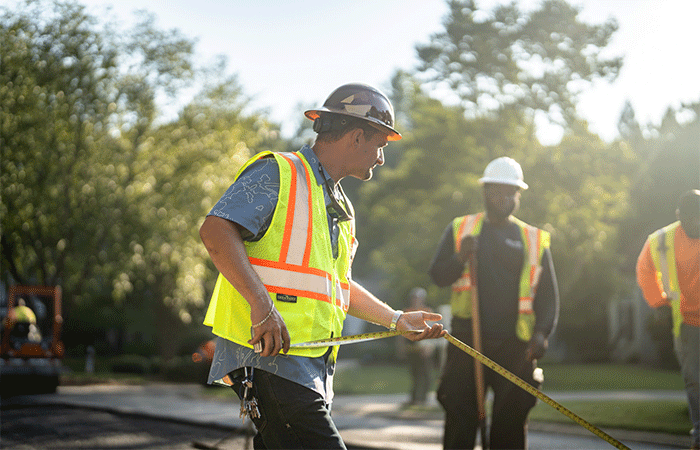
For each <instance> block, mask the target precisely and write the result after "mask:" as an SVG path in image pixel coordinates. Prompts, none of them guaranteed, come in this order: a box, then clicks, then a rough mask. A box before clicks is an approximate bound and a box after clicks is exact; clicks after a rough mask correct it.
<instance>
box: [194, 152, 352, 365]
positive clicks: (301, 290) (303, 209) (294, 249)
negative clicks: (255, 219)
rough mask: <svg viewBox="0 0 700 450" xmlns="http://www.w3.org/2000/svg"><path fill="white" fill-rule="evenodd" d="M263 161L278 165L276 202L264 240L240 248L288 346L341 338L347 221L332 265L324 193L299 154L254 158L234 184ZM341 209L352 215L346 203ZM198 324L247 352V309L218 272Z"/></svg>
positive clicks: (346, 298)
mask: <svg viewBox="0 0 700 450" xmlns="http://www.w3.org/2000/svg"><path fill="white" fill-rule="evenodd" d="M269 156H273V157H274V158H275V159H276V160H277V164H278V166H279V173H280V189H279V197H278V201H277V206H276V208H275V212H274V214H273V216H272V222H271V223H270V227H269V228H268V230H267V232H266V233H265V235H264V236H263V237H262V238H261V239H260V240H259V241H256V242H245V246H246V251H247V254H248V259H249V260H250V263H251V265H252V266H253V269H254V270H255V272H256V273H257V274H258V276H259V277H260V279H261V280H262V282H263V283H264V285H265V287H266V288H267V291H268V292H269V294H270V298H271V299H272V300H273V302H274V305H275V307H276V308H277V310H278V311H279V313H280V314H281V315H282V318H283V319H284V321H285V324H286V325H287V330H288V331H289V334H290V337H291V343H292V344H294V343H299V342H307V341H310V340H317V339H326V338H329V337H331V336H340V335H341V333H342V329H343V321H344V320H345V316H346V314H347V311H348V308H349V305H350V284H349V281H350V266H351V264H352V259H353V257H354V254H355V250H356V248H357V241H356V239H355V222H354V219H352V220H348V221H344V222H340V224H339V227H340V230H339V236H338V257H337V258H336V259H333V253H332V249H331V239H330V234H329V230H328V219H327V212H326V201H325V198H324V195H323V193H324V189H323V186H322V185H319V184H318V183H317V182H316V178H315V176H314V174H313V171H312V170H311V166H310V165H309V163H308V161H307V160H306V159H305V158H304V156H303V155H302V154H301V153H299V152H296V153H272V152H262V153H259V154H257V155H255V156H254V157H253V158H252V159H251V160H249V161H248V162H247V163H246V164H245V165H244V166H243V167H241V169H240V170H239V172H238V174H237V175H236V178H238V176H240V174H241V173H242V172H243V170H244V169H245V168H246V167H248V166H249V165H250V164H251V163H252V162H254V161H256V160H258V159H260V158H263V157H269ZM348 208H350V210H351V211H349V212H350V213H351V215H354V214H353V211H352V205H351V204H350V203H349V202H348ZM204 324H205V325H208V326H211V327H212V331H213V333H214V334H215V335H217V336H220V337H222V338H225V339H228V340H230V341H233V342H235V343H237V344H239V345H243V346H245V347H249V348H252V346H251V345H250V344H248V340H249V339H250V338H251V326H252V324H251V319H250V305H249V304H248V302H247V301H246V300H245V299H244V298H243V296H242V295H241V294H240V293H239V292H238V291H237V290H236V289H235V288H234V287H233V286H232V285H231V283H229V281H228V280H226V278H224V277H223V276H222V275H221V274H219V278H218V279H217V281H216V286H215V288H214V292H213V294H212V298H211V302H210V303H209V308H208V310H207V314H206V317H205V319H204ZM337 349H338V347H337V346H336V347H335V348H334V353H335V354H337ZM326 350H327V348H310V349H309V348H304V349H290V351H289V353H288V354H291V355H300V356H308V357H317V356H321V355H323V354H324V353H325V352H326ZM334 356H335V355H334Z"/></svg>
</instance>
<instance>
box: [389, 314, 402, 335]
mask: <svg viewBox="0 0 700 450" xmlns="http://www.w3.org/2000/svg"><path fill="white" fill-rule="evenodd" d="M402 314H403V311H401V310H400V309H397V310H396V311H394V315H393V317H392V318H391V325H389V329H390V330H391V331H394V330H395V329H396V324H397V322H398V321H399V318H400V317H401V315H402Z"/></svg>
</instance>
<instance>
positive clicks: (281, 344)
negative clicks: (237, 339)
mask: <svg viewBox="0 0 700 450" xmlns="http://www.w3.org/2000/svg"><path fill="white" fill-rule="evenodd" d="M265 317H266V313H259V312H256V311H251V314H250V318H251V321H252V323H254V324H257V323H260V322H261V321H262V324H260V325H259V326H257V327H253V329H252V331H251V334H252V339H250V340H249V341H248V343H249V344H250V345H252V346H253V347H255V344H258V343H260V344H261V345H262V351H261V352H259V353H260V356H277V355H278V354H279V352H280V350H284V353H287V352H288V351H289V345H290V341H291V338H290V337H289V331H288V330H287V325H286V324H285V323H284V319H282V316H281V315H280V313H279V311H277V308H275V307H274V306H272V310H271V311H270V316H269V317H268V318H267V319H265ZM256 320H257V322H255V321H256Z"/></svg>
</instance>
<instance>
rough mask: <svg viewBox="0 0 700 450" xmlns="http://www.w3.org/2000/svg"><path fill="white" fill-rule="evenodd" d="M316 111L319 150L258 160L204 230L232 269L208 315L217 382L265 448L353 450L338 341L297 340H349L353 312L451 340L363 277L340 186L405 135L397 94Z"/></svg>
mask: <svg viewBox="0 0 700 450" xmlns="http://www.w3.org/2000/svg"><path fill="white" fill-rule="evenodd" d="M305 115H306V117H307V118H309V119H311V120H313V130H314V131H315V132H316V133H318V135H317V137H316V141H315V143H314V144H313V146H311V147H310V146H307V145H305V146H303V147H302V148H301V150H300V151H298V152H294V153H272V152H262V153H259V154H257V155H255V156H254V157H253V158H251V159H250V160H249V161H248V162H247V163H245V164H244V165H243V167H242V168H241V170H240V171H239V173H238V175H237V176H236V179H235V181H234V183H233V185H232V186H231V187H230V188H229V189H228V191H227V192H226V193H225V194H224V195H223V196H222V197H221V199H220V200H219V202H218V203H217V204H216V205H215V206H214V208H213V209H212V210H211V212H210V213H209V215H208V216H207V218H206V219H205V220H204V223H203V225H202V227H201V228H200V236H201V238H202V241H203V242H204V245H205V246H206V248H207V251H208V252H209V255H210V256H211V258H212V261H213V262H214V265H215V266H216V268H217V269H218V270H219V271H220V276H219V278H218V280H217V283H216V287H215V289H214V293H213V294H212V299H211V302H210V304H209V309H208V311H207V314H206V318H205V322H204V323H205V324H206V325H208V326H211V327H212V331H213V333H214V334H215V335H216V336H217V339H216V349H215V352H214V358H213V363H212V366H211V370H210V375H209V379H210V381H211V382H214V381H216V380H224V379H226V378H227V377H228V379H230V380H232V387H233V388H234V389H235V390H236V392H237V394H238V395H239V397H240V398H241V400H242V412H243V414H247V415H249V416H250V417H251V418H252V421H253V423H255V425H256V428H257V434H256V435H255V438H254V440H253V442H254V446H255V448H256V449H259V448H270V449H271V448H276V449H283V448H324V449H345V445H344V443H343V441H342V439H341V437H340V434H339V433H338V430H337V428H336V427H335V424H334V423H333V420H332V419H331V415H330V404H331V401H332V398H333V389H332V383H333V373H334V370H335V369H334V367H335V361H336V355H337V352H338V346H327V347H316V348H295V347H290V345H291V344H299V343H304V342H308V341H315V340H321V339H327V338H332V337H340V336H341V333H342V329H343V321H344V319H345V317H346V315H347V314H350V315H352V316H355V317H358V318H360V319H364V320H368V321H370V322H374V323H376V324H380V325H383V326H385V327H387V328H389V329H390V330H421V331H420V332H418V333H415V334H410V335H406V336H407V337H408V338H409V339H411V340H420V339H425V338H437V337H441V336H443V335H444V330H443V329H442V325H440V324H433V325H432V326H431V325H428V323H427V322H426V321H438V320H440V319H441V316H440V315H439V314H434V313H427V312H422V311H413V312H407V313H403V312H402V311H400V310H395V309H394V308H392V307H390V306H389V305H387V304H386V303H384V302H382V301H380V300H379V299H378V298H377V297H375V296H374V295H372V294H371V293H370V292H368V291H367V290H366V289H364V288H363V287H362V286H361V285H359V284H358V283H357V282H356V281H354V280H353V279H352V277H351V270H350V267H351V264H352V260H353V256H354V254H355V249H356V248H357V239H356V237H355V219H354V212H353V208H352V205H351V203H350V200H349V199H348V198H347V197H346V196H345V194H344V193H343V190H342V188H341V186H340V184H339V182H340V180H341V179H343V178H345V177H346V176H351V177H354V178H358V179H360V180H369V179H370V178H372V172H373V170H374V168H375V167H376V166H381V165H382V164H384V147H385V146H386V145H387V144H388V142H390V141H396V140H399V139H401V135H400V134H399V132H398V131H396V129H394V110H393V107H392V106H391V103H390V102H389V99H388V98H387V97H386V96H385V95H384V94H383V93H382V92H380V91H379V90H377V89H375V88H373V87H371V86H367V85H364V84H347V85H343V86H341V87H339V88H338V89H336V90H335V91H334V92H333V93H331V95H330V96H329V97H328V98H327V100H326V101H325V103H324V104H323V106H322V107H320V108H317V109H312V110H309V111H306V113H305Z"/></svg>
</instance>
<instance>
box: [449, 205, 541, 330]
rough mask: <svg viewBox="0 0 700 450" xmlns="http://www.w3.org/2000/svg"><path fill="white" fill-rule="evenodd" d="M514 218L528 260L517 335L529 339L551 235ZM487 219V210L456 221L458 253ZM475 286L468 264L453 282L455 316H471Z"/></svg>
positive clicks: (520, 292)
mask: <svg viewBox="0 0 700 450" xmlns="http://www.w3.org/2000/svg"><path fill="white" fill-rule="evenodd" d="M511 220H513V221H514V222H515V223H516V224H517V225H518V227H520V231H521V234H522V239H523V243H524V244H525V245H524V250H525V263H524V264H523V269H522V272H521V275H520V287H519V298H518V321H517V322H516V334H517V336H518V338H520V339H521V340H523V341H529V340H530V338H531V337H532V333H533V330H534V328H535V312H534V310H533V309H532V303H533V299H534V298H535V292H536V291H537V285H538V284H539V281H540V275H541V274H542V265H541V262H542V254H543V253H544V251H545V249H546V248H549V245H550V235H549V233H548V232H546V231H544V230H540V229H539V228H536V227H533V226H531V225H528V224H526V223H525V222H523V221H521V220H519V219H516V218H515V217H511ZM483 222H484V213H483V212H481V213H478V214H472V215H468V216H463V217H457V218H456V219H454V220H453V221H452V230H453V233H452V234H453V236H454V239H455V243H454V244H455V250H456V251H457V252H459V249H460V247H461V244H462V239H463V238H464V237H466V236H470V235H471V236H476V235H478V234H479V233H480V232H481V225H482V224H483ZM471 288H472V286H471V279H470V276H469V265H468V264H466V265H465V266H464V272H462V275H461V276H460V277H459V278H458V279H457V281H455V282H454V283H453V284H452V297H451V300H450V304H451V307H452V315H453V316H454V317H462V318H465V319H469V318H471V316H472V310H471V308H472V303H471V298H472V296H471Z"/></svg>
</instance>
